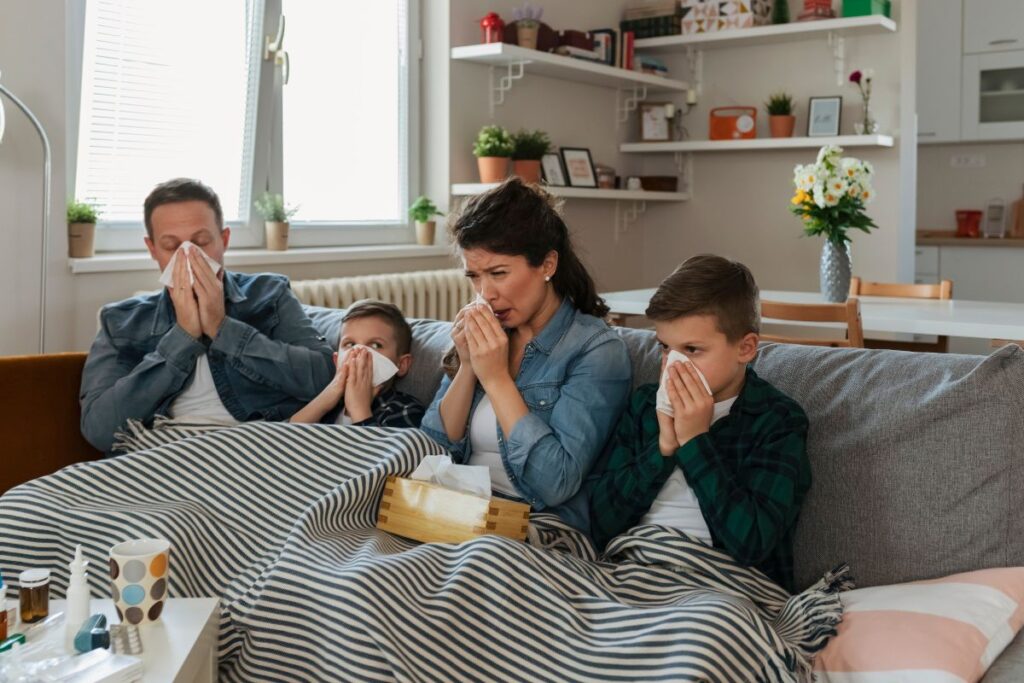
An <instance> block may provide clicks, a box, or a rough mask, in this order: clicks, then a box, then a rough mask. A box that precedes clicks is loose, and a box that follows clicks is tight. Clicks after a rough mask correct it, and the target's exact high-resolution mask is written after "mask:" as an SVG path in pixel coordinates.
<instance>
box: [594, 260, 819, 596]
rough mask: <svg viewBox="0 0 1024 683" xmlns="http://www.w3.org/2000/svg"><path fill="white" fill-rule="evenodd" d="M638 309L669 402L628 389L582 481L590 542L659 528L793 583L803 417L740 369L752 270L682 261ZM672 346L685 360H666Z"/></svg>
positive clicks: (806, 472)
mask: <svg viewBox="0 0 1024 683" xmlns="http://www.w3.org/2000/svg"><path fill="white" fill-rule="evenodd" d="M647 316H648V317H649V318H651V319H652V320H653V321H654V326H655V330H656V332H657V335H658V341H659V343H660V344H661V347H662V349H663V358H662V370H663V380H662V381H663V384H664V387H665V390H666V392H667V395H668V399H669V404H670V407H669V406H666V405H663V406H662V408H661V409H659V408H657V407H656V406H657V399H656V394H657V391H658V386H656V385H653V384H652V385H646V386H642V387H640V388H639V389H637V391H636V392H635V393H634V395H633V397H632V399H631V401H630V407H629V409H628V410H627V412H626V414H625V415H623V416H622V418H621V420H620V421H619V426H618V428H617V430H616V433H615V435H614V436H613V438H612V441H611V443H610V445H609V448H608V450H607V451H606V453H605V455H604V456H603V458H602V460H601V461H600V462H599V463H598V465H597V467H595V469H594V473H593V474H592V475H591V478H590V480H589V481H588V488H587V491H588V493H589V499H590V515H591V533H592V536H593V538H594V540H595V542H596V543H597V544H598V546H599V547H602V548H603V547H604V546H605V544H607V542H608V541H609V540H610V539H611V538H612V537H614V536H616V535H618V534H620V533H622V532H623V531H625V530H627V529H629V528H630V527H632V526H635V525H637V524H661V525H664V526H668V527H672V528H676V529H680V530H682V531H684V532H686V533H688V534H689V535H691V536H694V537H696V538H698V539H700V540H702V541H704V542H705V543H707V544H709V545H713V546H714V547H717V548H720V549H723V550H725V551H726V552H728V553H729V554H730V555H732V556H733V558H735V559H736V561H738V562H740V563H742V564H746V565H752V566H755V567H757V568H758V569H760V570H761V571H763V572H764V573H765V574H767V575H768V576H769V577H771V578H772V579H773V580H775V581H777V582H778V583H780V584H781V585H782V586H784V587H786V588H787V589H789V590H792V589H793V531H794V528H795V526H796V520H797V516H798V514H799V512H800V506H801V504H802V503H803V500H804V497H805V495H806V494H807V491H808V489H809V488H810V485H811V470H810V465H809V463H808V460H807V455H806V450H805V439H806V435H807V417H806V416H805V415H804V412H803V410H802V409H801V408H800V406H799V405H797V403H796V402H795V401H793V400H792V399H790V398H789V397H788V396H786V395H785V394H783V393H782V392H780V391H779V390H778V389H775V388H774V387H773V386H771V385H770V384H769V383H768V382H766V381H764V380H763V379H761V378H760V377H758V376H757V374H756V373H755V372H754V370H753V369H752V368H751V367H749V365H748V364H749V363H750V362H751V361H752V360H753V359H754V356H755V355H756V353H757V344H758V329H759V315H758V291H757V285H756V284H755V283H754V278H753V276H752V275H751V273H750V271H749V270H748V269H747V268H746V266H744V265H742V264H740V263H736V262H733V261H729V260H728V259H724V258H721V257H718V256H710V255H704V256H696V257H693V258H691V259H689V260H687V261H686V262H685V263H683V264H682V265H681V266H680V267H679V268H677V269H676V271H675V272H674V273H672V274H671V275H670V276H669V277H668V278H666V279H665V281H664V282H662V283H661V285H660V286H659V287H658V290H657V291H656V292H655V294H654V296H653V297H652V298H651V302H650V305H649V306H648V308H647ZM671 351H677V352H679V353H682V354H683V355H685V357H686V358H687V359H688V360H689V362H681V361H678V360H677V361H675V362H673V363H671V364H670V365H669V364H667V363H666V361H667V359H668V355H669V352H671ZM666 366H668V367H667V370H668V372H667V374H665V373H664V370H665V369H666ZM703 380H706V382H707V387H708V388H710V392H709V389H708V388H706V387H705V385H704V382H703ZM663 410H665V411H671V413H672V414H671V415H670V414H667V412H663Z"/></svg>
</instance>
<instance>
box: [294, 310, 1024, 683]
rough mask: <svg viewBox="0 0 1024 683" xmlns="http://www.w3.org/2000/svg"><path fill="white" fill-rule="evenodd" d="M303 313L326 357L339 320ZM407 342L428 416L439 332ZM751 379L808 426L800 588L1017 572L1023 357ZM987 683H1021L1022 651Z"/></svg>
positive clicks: (885, 363) (858, 361) (649, 360)
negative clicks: (827, 580)
mask: <svg viewBox="0 0 1024 683" xmlns="http://www.w3.org/2000/svg"><path fill="white" fill-rule="evenodd" d="M309 310H310V313H311V315H312V316H313V318H314V321H315V322H316V323H317V325H318V327H319V328H320V329H321V330H322V331H323V332H324V334H326V335H327V337H328V340H329V341H330V342H331V343H332V344H335V345H336V344H337V335H338V326H339V320H340V318H339V311H337V310H331V309H316V308H310V309H309ZM616 329H617V331H618V332H619V334H620V335H621V336H622V338H623V339H624V340H625V342H626V345H627V346H628V348H629V353H630V356H631V359H632V362H633V382H634V385H639V384H643V383H648V382H654V381H657V373H658V367H659V359H660V356H659V350H658V347H657V343H656V342H655V340H654V335H653V333H652V332H650V331H646V330H631V329H622V328H616ZM413 332H414V346H413V356H414V362H413V369H412V371H411V372H410V374H409V375H408V376H407V377H405V378H404V379H403V380H402V381H401V383H400V384H399V388H400V389H401V390H402V391H406V392H409V393H411V394H413V395H415V396H416V397H418V398H419V399H420V400H422V401H423V402H424V403H425V404H426V403H429V401H430V399H431V398H432V397H433V395H434V392H435V391H436V390H437V387H438V385H439V383H440V372H439V370H438V368H439V367H440V360H441V356H442V355H443V354H444V353H445V351H446V350H447V349H448V347H449V344H450V340H449V336H448V335H449V323H446V322H437V321H429V320H416V321H413ZM754 367H755V369H756V370H757V372H758V373H759V374H760V375H761V376H762V377H764V378H765V379H767V380H768V381H770V382H772V383H773V384H774V385H775V386H777V387H778V388H780V389H781V390H783V391H784V392H786V393H787V394H789V395H790V396H792V397H793V398H794V399H796V400H797V401H798V402H799V403H800V405H802V406H803V408H804V410H805V411H806V413H807V416H808V418H809V420H810V432H809V437H808V444H807V446H808V455H809V457H810V460H811V466H812V470H813V474H814V483H813V485H812V488H811V492H810V494H809V496H808V499H807V501H806V503H805V506H804V509H803V512H802V514H801V517H800V521H799V526H798V529H797V535H796V547H795V562H796V564H795V572H796V580H797V584H798V587H803V586H806V585H809V584H810V583H811V582H813V580H814V579H815V578H816V577H818V576H820V575H821V573H822V572H823V571H825V570H826V569H828V568H831V567H833V566H835V565H836V564H838V563H839V562H842V561H846V562H849V564H850V566H851V568H852V572H853V575H854V577H855V578H856V580H857V584H858V585H859V586H864V587H866V586H873V585H884V584H892V583H902V582H906V581H914V580H918V579H929V578H935V577H939V576H944V575H948V574H952V573H955V572H962V571H969V570H973V569H982V568H986V567H1002V566H1021V565H1024V516H1022V515H1021V514H1020V511H1021V510H1024V350H1022V349H1020V348H1019V347H1016V346H1009V347H1005V348H1003V349H1001V350H999V351H997V352H996V353H994V354H993V355H992V356H990V357H988V358H985V357H981V356H958V355H948V354H941V355H940V354H914V353H904V352H900V351H877V350H865V349H826V348H819V347H810V346H789V345H780V344H767V345H765V346H763V347H762V348H761V350H760V352H759V354H758V357H757V359H756V361H755V363H754ZM984 681H985V683H1010V682H1011V681H1012V682H1014V683H1019V682H1020V681H1024V639H1022V638H1021V637H1018V638H1017V639H1016V640H1015V641H1014V642H1013V643H1012V644H1011V645H1010V646H1009V648H1007V650H1006V651H1005V652H1004V653H1003V654H1002V656H1000V657H999V659H998V660H997V661H996V662H995V664H994V665H993V667H992V668H991V669H990V670H989V672H988V674H987V675H986V677H985V678H984Z"/></svg>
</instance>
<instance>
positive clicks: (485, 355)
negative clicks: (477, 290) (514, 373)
mask: <svg viewBox="0 0 1024 683" xmlns="http://www.w3.org/2000/svg"><path fill="white" fill-rule="evenodd" d="M463 320H464V323H465V324H464V329H465V333H466V342H467V346H468V348H469V361H470V364H471V365H472V367H473V373H474V374H475V375H476V376H477V378H478V379H479V380H480V384H481V385H483V387H484V391H487V388H488V385H490V384H493V383H494V382H497V381H501V380H503V379H511V375H510V374H509V371H508V333H507V332H505V330H504V329H503V328H502V327H501V324H500V323H499V322H498V319H497V318H495V317H494V314H493V313H491V311H490V310H489V309H487V308H486V307H484V306H475V307H473V308H472V309H471V310H468V311H466V312H465V316H464V318H463Z"/></svg>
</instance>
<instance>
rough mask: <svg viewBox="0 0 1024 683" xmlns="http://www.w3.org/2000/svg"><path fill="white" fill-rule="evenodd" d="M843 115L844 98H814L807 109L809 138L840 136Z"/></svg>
mask: <svg viewBox="0 0 1024 683" xmlns="http://www.w3.org/2000/svg"><path fill="white" fill-rule="evenodd" d="M842 113H843V98H842V97H838V96H836V97H812V98H811V103H810V105H809V106H808V107H807V137H809V138H817V137H826V136H831V135H839V117H840V115H841V114H842Z"/></svg>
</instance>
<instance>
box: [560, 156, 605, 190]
mask: <svg viewBox="0 0 1024 683" xmlns="http://www.w3.org/2000/svg"><path fill="white" fill-rule="evenodd" d="M561 151H562V162H563V163H564V164H565V175H566V176H567V177H568V179H569V186H570V187H597V176H596V175H594V162H593V161H592V160H591V158H590V150H589V149H586V148H584V147H563V148H562V150H561Z"/></svg>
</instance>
